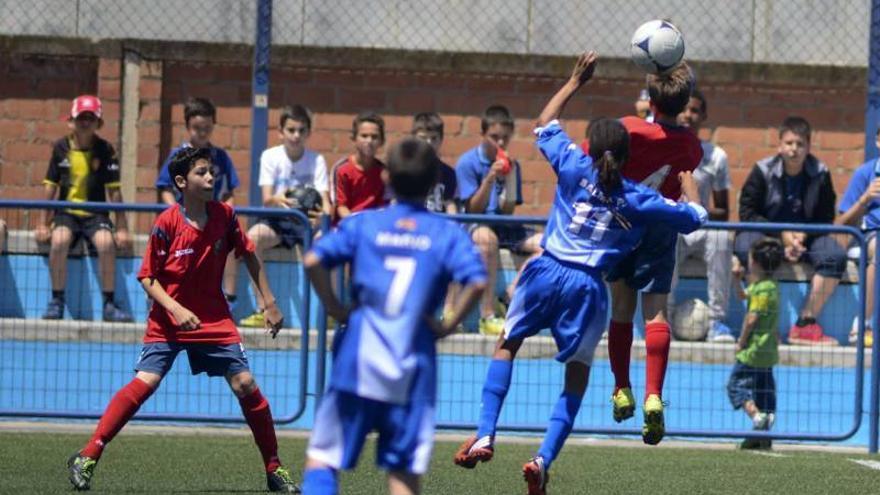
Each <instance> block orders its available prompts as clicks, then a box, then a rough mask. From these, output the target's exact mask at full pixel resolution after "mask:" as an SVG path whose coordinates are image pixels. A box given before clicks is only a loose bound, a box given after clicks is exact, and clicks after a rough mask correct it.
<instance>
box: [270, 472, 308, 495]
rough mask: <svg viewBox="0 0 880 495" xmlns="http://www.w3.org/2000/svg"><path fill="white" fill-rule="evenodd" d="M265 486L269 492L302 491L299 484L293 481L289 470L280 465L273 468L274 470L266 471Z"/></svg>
mask: <svg viewBox="0 0 880 495" xmlns="http://www.w3.org/2000/svg"><path fill="white" fill-rule="evenodd" d="M266 487H267V488H268V489H269V491H270V492H282V493H302V492H301V491H300V489H299V486H297V484H296V483H294V482H293V478H292V477H291V476H290V471H288V470H287V469H284V468H283V467H280V466H279V467H277V468H275V471H272V472H271V473H266Z"/></svg>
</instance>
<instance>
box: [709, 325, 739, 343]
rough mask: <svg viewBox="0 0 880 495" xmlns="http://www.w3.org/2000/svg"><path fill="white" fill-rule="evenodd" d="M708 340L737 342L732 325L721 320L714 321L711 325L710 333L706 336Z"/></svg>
mask: <svg viewBox="0 0 880 495" xmlns="http://www.w3.org/2000/svg"><path fill="white" fill-rule="evenodd" d="M706 342H730V343H733V342H736V339H735V338H734V337H733V332H732V331H731V330H730V327H728V326H727V325H725V324H724V323H723V322H720V321H717V320H716V321H713V322H712V323H711V325H709V334H708V335H707V336H706Z"/></svg>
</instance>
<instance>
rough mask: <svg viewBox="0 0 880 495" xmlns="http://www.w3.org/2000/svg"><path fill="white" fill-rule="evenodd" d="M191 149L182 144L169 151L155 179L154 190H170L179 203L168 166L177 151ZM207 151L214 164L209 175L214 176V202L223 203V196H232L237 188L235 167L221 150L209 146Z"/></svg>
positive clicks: (178, 195) (187, 145) (186, 144)
mask: <svg viewBox="0 0 880 495" xmlns="http://www.w3.org/2000/svg"><path fill="white" fill-rule="evenodd" d="M191 147H192V146H191V145H190V144H189V143H183V144H182V145H181V146H178V147H177V148H174V149H173V150H171V153H168V158H166V159H165V163H163V164H162V170H161V171H160V172H159V177H158V178H157V179H156V189H171V190H172V191H174V194H175V195H176V196H177V199H178V201H180V194H179V193H178V191H177V188H176V187H174V183H173V182H172V181H171V174H170V173H169V172H168V166H169V165H170V164H171V159H172V158H174V155H176V154H177V152H178V151H180V150H182V149H184V148H191ZM209 149H210V150H211V163H212V164H214V170H213V171H212V174H211V175H213V176H214V201H223V197H224V196H226V195H227V194H232V191H233V190H234V189H235V188H237V187H238V184H239V182H238V174H236V173H235V165H233V164H232V159H231V158H229V154H228V153H226V151H224V150H223V148H218V147H216V146H213V145H209Z"/></svg>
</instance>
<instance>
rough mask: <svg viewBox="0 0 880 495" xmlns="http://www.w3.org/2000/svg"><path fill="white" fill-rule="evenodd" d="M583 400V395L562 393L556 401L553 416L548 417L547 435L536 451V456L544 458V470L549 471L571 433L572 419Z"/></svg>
mask: <svg viewBox="0 0 880 495" xmlns="http://www.w3.org/2000/svg"><path fill="white" fill-rule="evenodd" d="M583 398H584V396H583V395H575V394H571V393H567V392H562V394H561V395H560V396H559V400H558V401H556V407H555V408H554V409H553V415H552V416H550V424H548V425H547V434H546V435H544V441H543V442H542V443H541V448H540V449H538V455H539V456H541V457H543V458H544V466H545V467H546V469H550V464H552V463H553V459H556V457H557V456H559V451H560V450H562V445H563V444H564V443H565V439H566V438H568V434H569V433H571V428H572V426H573V425H574V418H575V417H576V416H577V413H578V411H579V410H580V408H581V400H582V399H583Z"/></svg>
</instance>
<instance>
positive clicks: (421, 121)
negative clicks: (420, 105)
mask: <svg viewBox="0 0 880 495" xmlns="http://www.w3.org/2000/svg"><path fill="white" fill-rule="evenodd" d="M419 131H425V132H436V133H438V134H440V137H441V138H442V137H443V119H441V118H440V115H439V114H438V113H437V112H421V113H417V114H415V115H414V116H413V123H412V133H413V134H415V133H417V132H419Z"/></svg>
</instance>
